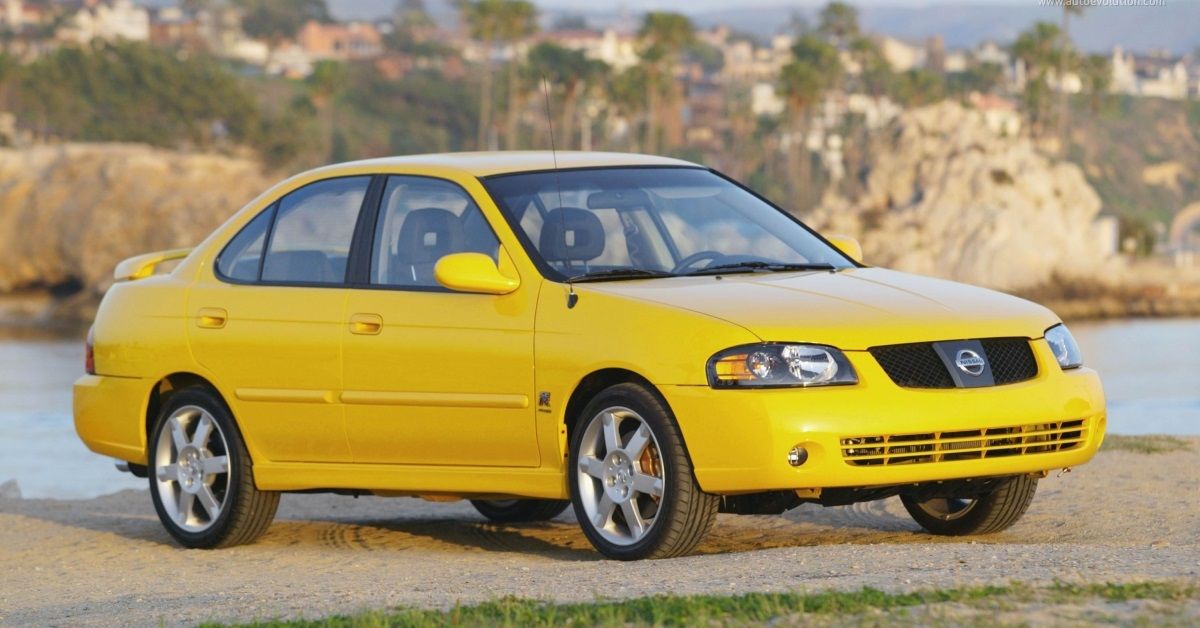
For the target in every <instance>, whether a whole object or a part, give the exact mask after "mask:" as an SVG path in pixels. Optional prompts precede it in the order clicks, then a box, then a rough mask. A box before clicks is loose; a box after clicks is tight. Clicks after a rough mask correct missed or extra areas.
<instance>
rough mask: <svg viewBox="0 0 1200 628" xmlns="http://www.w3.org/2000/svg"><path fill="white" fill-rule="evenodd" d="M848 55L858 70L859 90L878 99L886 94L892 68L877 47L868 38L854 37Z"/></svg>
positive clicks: (890, 80)
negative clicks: (856, 64)
mask: <svg viewBox="0 0 1200 628" xmlns="http://www.w3.org/2000/svg"><path fill="white" fill-rule="evenodd" d="M849 48H850V55H851V57H853V58H854V60H855V62H856V63H858V67H859V69H860V72H859V76H858V79H859V82H860V83H861V85H860V87H861V89H862V90H863V91H864V92H866V93H868V94H870V95H871V96H874V97H875V98H878V97H880V96H882V95H883V94H884V93H886V92H887V90H888V87H889V86H890V85H891V82H892V66H891V64H889V63H888V62H887V59H885V58H884V57H883V53H882V52H880V50H879V46H877V45H876V44H875V41H874V40H872V39H871V38H870V37H862V36H859V37H855V38H854V39H852V40H851V41H850V47H849Z"/></svg>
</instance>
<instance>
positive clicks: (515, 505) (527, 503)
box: [471, 499, 571, 523]
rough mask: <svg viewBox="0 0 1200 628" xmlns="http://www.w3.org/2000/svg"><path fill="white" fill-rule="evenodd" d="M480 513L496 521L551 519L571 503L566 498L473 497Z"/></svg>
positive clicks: (516, 521)
mask: <svg viewBox="0 0 1200 628" xmlns="http://www.w3.org/2000/svg"><path fill="white" fill-rule="evenodd" d="M471 505H472V506H474V507H475V510H478V511H479V514H481V515H483V516H485V517H487V518H488V519H490V520H492V521H495V522H496V523H528V522H531V521H549V520H551V519H553V518H555V517H557V516H558V515H559V514H561V513H562V511H564V510H566V509H567V506H570V505H571V502H569V501H567V500H565V499H503V500H501V499H472V500H471Z"/></svg>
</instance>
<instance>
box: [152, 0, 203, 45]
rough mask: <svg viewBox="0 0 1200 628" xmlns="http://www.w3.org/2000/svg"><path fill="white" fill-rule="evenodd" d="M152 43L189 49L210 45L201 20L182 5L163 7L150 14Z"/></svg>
mask: <svg viewBox="0 0 1200 628" xmlns="http://www.w3.org/2000/svg"><path fill="white" fill-rule="evenodd" d="M150 43H151V44H153V45H155V46H161V47H180V48H184V49H187V50H204V49H207V48H208V47H209V46H208V40H207V39H206V38H205V37H204V32H203V27H202V25H201V23H200V20H199V19H198V18H197V16H196V15H194V14H191V13H187V12H185V11H184V10H183V9H181V8H180V7H163V8H161V9H158V10H157V11H153V12H152V13H151V14H150Z"/></svg>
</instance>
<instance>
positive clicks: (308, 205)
mask: <svg viewBox="0 0 1200 628" xmlns="http://www.w3.org/2000/svg"><path fill="white" fill-rule="evenodd" d="M370 182H371V177H344V178H338V179H327V180H325V181H318V182H316V183H312V184H310V185H307V186H305V187H302V188H300V189H299V190H296V191H295V192H292V193H291V194H288V195H287V196H285V197H283V199H282V200H280V201H279V204H278V207H277V208H276V210H275V213H276V217H275V226H274V228H273V229H272V231H271V236H270V242H269V243H268V246H267V255H266V257H265V258H264V259H263V265H262V280H263V281H266V282H272V283H300V284H340V283H342V282H344V281H345V279H346V262H347V259H348V258H349V256H350V242H351V240H352V239H353V238H354V226H355V222H356V221H357V219H358V213H359V210H360V209H362V205H363V199H364V198H365V197H366V195H367V187H368V186H369V185H370Z"/></svg>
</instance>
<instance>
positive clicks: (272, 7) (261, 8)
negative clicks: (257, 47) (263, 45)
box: [236, 0, 330, 48]
mask: <svg viewBox="0 0 1200 628" xmlns="http://www.w3.org/2000/svg"><path fill="white" fill-rule="evenodd" d="M236 3H237V5H238V6H239V7H241V9H242V30H244V31H246V34H247V35H249V36H251V37H255V38H258V39H263V40H265V41H267V42H268V44H269V45H270V46H271V48H275V47H276V46H278V45H279V43H280V42H282V41H283V40H285V39H288V38H289V37H295V36H296V33H297V32H298V31H299V30H300V27H301V26H304V25H305V24H306V23H307V22H309V21H310V20H316V21H318V22H328V21H330V17H329V7H327V6H326V5H325V0H236Z"/></svg>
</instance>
